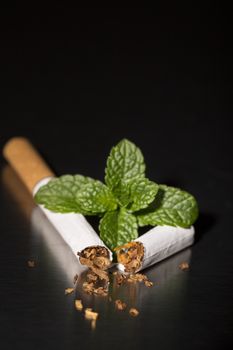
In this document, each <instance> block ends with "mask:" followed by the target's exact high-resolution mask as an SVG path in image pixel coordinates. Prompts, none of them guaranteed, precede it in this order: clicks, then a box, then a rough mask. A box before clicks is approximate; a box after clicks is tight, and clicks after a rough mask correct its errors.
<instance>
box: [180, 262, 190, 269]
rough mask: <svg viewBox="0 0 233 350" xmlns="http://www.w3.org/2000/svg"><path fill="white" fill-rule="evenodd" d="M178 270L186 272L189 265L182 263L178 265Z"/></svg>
mask: <svg viewBox="0 0 233 350" xmlns="http://www.w3.org/2000/svg"><path fill="white" fill-rule="evenodd" d="M179 269H180V270H182V271H186V270H188V269H189V264H188V263H187V262H186V261H183V262H182V263H181V264H180V265H179Z"/></svg>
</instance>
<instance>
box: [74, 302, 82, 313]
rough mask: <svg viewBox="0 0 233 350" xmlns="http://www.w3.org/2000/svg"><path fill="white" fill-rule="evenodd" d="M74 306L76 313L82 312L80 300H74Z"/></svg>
mask: <svg viewBox="0 0 233 350" xmlns="http://www.w3.org/2000/svg"><path fill="white" fill-rule="evenodd" d="M74 305H75V308H76V309H77V310H78V311H82V309H83V303H82V300H80V299H76V300H75V302H74Z"/></svg>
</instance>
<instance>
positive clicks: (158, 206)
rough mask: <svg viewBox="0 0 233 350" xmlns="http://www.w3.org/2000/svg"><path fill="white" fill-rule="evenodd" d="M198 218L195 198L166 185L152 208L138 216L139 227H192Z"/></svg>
mask: <svg viewBox="0 0 233 350" xmlns="http://www.w3.org/2000/svg"><path fill="white" fill-rule="evenodd" d="M197 217H198V206H197V202H196V200H195V198H194V197H193V196H192V195H191V194H189V193H188V192H185V191H182V190H180V189H178V188H174V187H169V186H166V185H160V186H159V192H158V194H157V196H156V198H155V201H154V202H153V204H152V206H151V207H148V208H147V209H146V210H145V212H144V213H142V214H140V215H139V216H138V224H139V226H146V225H152V226H156V225H161V226H162V225H169V226H180V227H184V228H187V227H190V226H191V225H192V224H193V223H194V222H195V221H196V219H197Z"/></svg>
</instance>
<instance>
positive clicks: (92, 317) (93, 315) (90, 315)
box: [85, 307, 99, 320]
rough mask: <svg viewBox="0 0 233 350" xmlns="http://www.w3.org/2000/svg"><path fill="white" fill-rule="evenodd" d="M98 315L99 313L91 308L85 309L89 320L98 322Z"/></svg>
mask: <svg viewBox="0 0 233 350" xmlns="http://www.w3.org/2000/svg"><path fill="white" fill-rule="evenodd" d="M98 315H99V314H98V312H94V311H92V309H91V308H90V307H88V308H86V309H85V317H86V319H87V320H96V319H97V317H98Z"/></svg>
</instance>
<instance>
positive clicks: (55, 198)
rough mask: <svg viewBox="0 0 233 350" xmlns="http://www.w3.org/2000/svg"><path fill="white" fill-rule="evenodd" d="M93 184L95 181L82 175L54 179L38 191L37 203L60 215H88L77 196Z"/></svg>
mask: <svg viewBox="0 0 233 350" xmlns="http://www.w3.org/2000/svg"><path fill="white" fill-rule="evenodd" d="M92 182H95V180H94V179H91V178H90V177H85V176H82V175H74V176H73V175H63V176H60V177H58V178H54V179H52V180H50V181H49V182H48V183H47V184H46V185H44V186H42V187H41V188H40V189H39V190H38V191H37V193H36V195H35V197H34V198H35V202H36V203H37V204H43V205H44V206H45V208H47V209H49V210H52V211H54V212H58V213H70V212H75V213H82V214H84V215H85V214H88V213H86V212H85V211H84V210H82V208H81V207H80V205H79V203H78V202H77V200H76V194H77V192H78V191H80V189H81V188H82V187H83V186H85V185H87V184H90V183H92Z"/></svg>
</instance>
